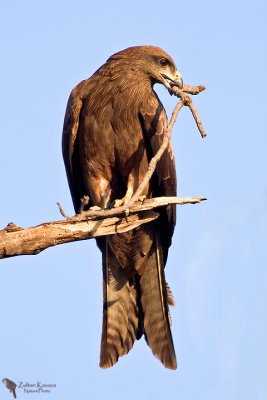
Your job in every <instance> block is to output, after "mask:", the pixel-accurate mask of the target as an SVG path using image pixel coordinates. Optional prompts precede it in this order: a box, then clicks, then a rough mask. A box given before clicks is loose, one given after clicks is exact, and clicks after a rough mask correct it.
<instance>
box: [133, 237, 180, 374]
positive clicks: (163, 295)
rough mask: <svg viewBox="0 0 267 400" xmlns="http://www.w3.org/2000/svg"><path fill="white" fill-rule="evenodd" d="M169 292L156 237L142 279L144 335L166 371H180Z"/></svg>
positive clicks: (159, 245) (160, 250) (159, 246)
mask: <svg viewBox="0 0 267 400" xmlns="http://www.w3.org/2000/svg"><path fill="white" fill-rule="evenodd" d="M167 288H168V286H166V282H165V276H164V263H163V254H162V248H161V244H160V241H159V238H158V236H157V234H156V235H155V240H154V243H153V244H152V247H151V249H150V253H149V255H148V260H147V263H146V266H145V268H144V272H143V273H142V275H141V279H140V289H141V305H142V309H143V313H144V332H145V337H146V341H147V343H148V345H149V347H150V348H151V350H152V352H153V354H154V355H155V356H156V357H157V358H159V359H160V361H161V362H162V364H163V365H164V366H165V367H166V368H170V369H176V368H177V364H176V356H175V350H174V345H173V341H172V335H171V330H170V321H169V315H168V304H167V301H168V298H169V297H170V294H169V293H171V292H170V290H168V289H167ZM169 302H170V301H169Z"/></svg>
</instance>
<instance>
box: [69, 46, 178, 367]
mask: <svg viewBox="0 0 267 400" xmlns="http://www.w3.org/2000/svg"><path fill="white" fill-rule="evenodd" d="M169 81H172V82H174V83H175V84H176V85H178V86H179V87H181V85H182V80H181V76H180V74H179V72H178V71H177V70H176V67H175V63H174V61H173V60H172V58H171V57H170V56H169V55H168V54H167V53H165V52H164V51H163V50H162V49H160V48H158V47H153V46H137V47H130V48H128V49H126V50H123V51H121V52H119V53H116V54H114V55H113V56H111V57H110V58H109V59H108V60H107V62H106V63H105V64H104V65H103V66H102V67H100V68H99V69H98V70H97V71H96V72H95V73H94V75H92V76H91V77H90V78H89V79H87V80H84V81H82V82H81V83H79V84H78V85H77V86H76V87H75V88H74V89H73V90H72V92H71V95H70V98H69V101H68V105H67V110H66V115H65V121H64V128H63V142H62V145H63V156H64V162H65V166H66V172H67V176H68V182H69V186H70V190H71V194H72V199H73V203H74V207H75V210H76V212H77V213H78V212H79V210H80V209H81V207H83V208H84V207H85V206H84V204H85V202H84V199H89V201H88V202H87V204H86V208H89V207H91V206H95V205H96V206H100V207H102V208H103V207H110V206H111V205H112V204H113V202H114V201H115V200H117V199H121V200H120V202H119V203H124V202H126V201H127V200H128V199H129V198H130V197H131V196H132V194H133V193H134V192H135V190H136V189H137V187H138V185H139V183H140V181H141V179H142V177H143V175H144V174H145V172H146V171H147V168H148V163H149V161H150V159H151V157H152V156H153V155H154V154H155V153H156V151H157V150H158V148H159V147H160V145H161V143H162V140H163V134H164V129H165V128H166V126H167V124H168V120H167V116H166V112H165V110H164V108H163V106H162V104H161V102H160V100H159V98H158V96H157V95H156V93H155V92H154V90H153V85H154V84H155V83H162V84H164V85H165V86H166V87H167V88H169V87H170V84H169ZM143 194H144V195H145V196H146V197H154V196H175V195H176V175H175V165H174V158H173V152H172V148H171V144H170V145H169V148H168V149H167V150H166V151H165V153H164V154H163V157H162V158H161V160H160V162H159V163H158V166H157V170H156V172H155V173H154V175H153V177H152V180H151V182H150V183H149V185H147V187H146V189H145V191H144V193H143ZM174 225H175V206H169V207H167V208H165V209H161V210H160V217H159V218H158V219H157V220H156V221H154V222H152V223H148V224H144V225H142V226H140V227H139V228H136V229H134V230H132V231H130V232H127V233H123V234H117V235H113V236H108V237H102V238H100V239H98V240H97V244H98V246H99V248H100V250H101V252H102V256H103V294H104V310H103V330H102V340H101V354H100V366H101V367H103V368H107V367H111V366H112V365H113V364H114V363H116V362H117V361H118V358H119V357H120V356H122V355H124V354H126V353H128V351H129V350H130V349H131V348H132V346H133V344H134V341H135V340H136V339H139V338H140V337H141V336H142V334H144V335H145V338H146V341H147V343H148V345H149V346H150V348H151V350H152V352H153V353H154V355H155V356H156V357H158V358H159V359H160V360H161V362H162V363H163V364H164V366H165V367H167V368H171V369H175V368H176V357H175V351H174V346H173V341H172V336H171V331H170V320H169V311H168V303H169V304H174V299H173V297H172V294H171V291H170V289H169V287H168V286H167V285H166V282H165V277H164V266H165V264H166V261H167V256H168V249H169V246H170V245H171V239H172V235H173V230H174Z"/></svg>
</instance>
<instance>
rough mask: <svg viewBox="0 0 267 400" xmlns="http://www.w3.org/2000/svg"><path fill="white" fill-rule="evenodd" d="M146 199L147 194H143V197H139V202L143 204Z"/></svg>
mask: <svg viewBox="0 0 267 400" xmlns="http://www.w3.org/2000/svg"><path fill="white" fill-rule="evenodd" d="M145 199H146V195H145V194H143V195H142V196H139V197H138V201H140V202H141V203H142V204H143V203H144V201H145Z"/></svg>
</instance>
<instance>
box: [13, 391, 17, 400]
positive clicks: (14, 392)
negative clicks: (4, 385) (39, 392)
mask: <svg viewBox="0 0 267 400" xmlns="http://www.w3.org/2000/svg"><path fill="white" fill-rule="evenodd" d="M12 393H13V396H14V399H16V398H17V396H16V391H15V389H14V390H12Z"/></svg>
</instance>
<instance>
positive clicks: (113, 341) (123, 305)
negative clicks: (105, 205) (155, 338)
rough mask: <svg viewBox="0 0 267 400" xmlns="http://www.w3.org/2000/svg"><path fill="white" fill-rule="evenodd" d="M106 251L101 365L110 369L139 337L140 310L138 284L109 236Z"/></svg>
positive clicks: (104, 260)
mask: <svg viewBox="0 0 267 400" xmlns="http://www.w3.org/2000/svg"><path fill="white" fill-rule="evenodd" d="M103 247H104V248H103ZM102 254H103V297H104V307H103V327H102V339H101V351H100V367H102V368H109V367H112V366H113V365H114V364H115V363H116V362H117V361H118V358H119V357H120V356H123V355H125V354H127V353H128V352H129V351H130V350H131V348H132V347H133V344H134V341H135V339H136V337H137V336H138V310H137V305H136V290H135V286H134V284H133V283H131V282H130V281H129V276H128V275H129V274H127V271H125V270H124V269H123V268H121V266H120V265H119V263H118V261H117V259H116V257H115V256H114V254H113V252H112V250H111V249H110V248H109V246H108V244H107V240H106V239H105V245H104V246H102Z"/></svg>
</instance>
